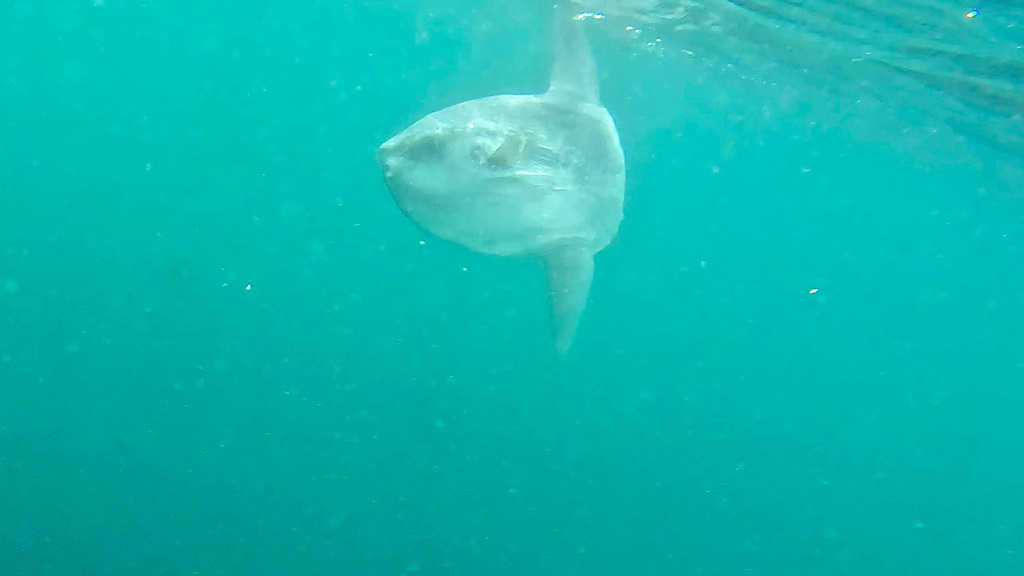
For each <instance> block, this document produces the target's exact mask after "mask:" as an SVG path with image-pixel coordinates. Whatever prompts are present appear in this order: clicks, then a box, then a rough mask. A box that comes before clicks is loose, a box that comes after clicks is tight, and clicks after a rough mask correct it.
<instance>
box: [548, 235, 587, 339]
mask: <svg viewBox="0 0 1024 576" xmlns="http://www.w3.org/2000/svg"><path fill="white" fill-rule="evenodd" d="M544 266H545V270H546V272H547V277H548V298H549V299H550V301H551V316H552V320H553V322H554V327H555V349H556V350H558V353H559V354H565V353H566V352H568V351H569V347H570V346H572V340H573V336H575V334H576V326H577V325H578V324H579V321H580V316H582V315H583V309H584V308H586V307H587V296H588V295H589V294H590V283H591V281H592V280H593V279H594V255H593V254H592V253H591V252H590V251H588V250H584V249H582V248H579V247H567V248H559V249H557V250H554V251H552V252H549V253H548V254H547V255H546V256H545V258H544Z"/></svg>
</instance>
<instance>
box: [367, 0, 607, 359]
mask: <svg viewBox="0 0 1024 576" xmlns="http://www.w3.org/2000/svg"><path fill="white" fill-rule="evenodd" d="M561 3H562V5H561V6H558V7H557V9H556V12H555V13H556V20H557V21H556V23H555V41H554V64H553V67H552V72H551V82H550V86H549V88H548V90H547V92H545V93H543V94H539V95H522V96H511V95H502V96H490V97H487V98H479V99H476V100H470V101H468V102H462V103H461V104H456V105H454V106H451V107H448V108H445V109H443V110H440V111H437V112H434V113H432V114H430V115H428V116H426V117H424V118H422V119H421V120H419V121H417V122H416V123H415V124H413V125H412V126H410V127H409V128H407V129H406V130H405V131H403V132H402V133H400V134H398V135H397V136H395V137H394V138H391V139H390V140H388V141H387V142H385V143H384V144H382V145H381V146H380V149H379V150H378V152H377V162H378V164H379V165H380V168H381V170H382V171H383V172H384V180H385V181H386V183H387V187H388V188H389V189H390V190H391V194H392V196H393V197H394V199H395V202H396V203H397V204H398V207H399V208H400V209H401V210H402V212H404V213H405V215H406V216H407V217H408V218H409V219H410V220H412V221H413V222H415V223H417V224H419V225H420V226H421V227H423V228H424V229H426V230H427V231H428V232H430V233H431V234H433V235H435V236H438V237H440V238H443V239H445V240H449V241H451V242H455V243H457V244H461V245H462V246H465V247H466V248H469V249H470V250H474V251H476V252H482V253H484V254H495V255H498V256H536V257H539V258H541V259H542V260H543V262H544V267H545V270H546V273H547V283H548V296H549V300H550V304H551V312H552V320H553V322H554V328H555V330H554V333H555V348H556V349H557V350H558V352H559V353H561V354H564V353H565V352H567V351H568V350H569V347H570V345H571V344H572V341H573V336H574V335H575V333H576V327H577V325H578V323H579V319H580V316H581V315H582V314H583V309H584V308H585V307H586V303H587V296H588V294H589V292H590V284H591V281H592V280H593V276H594V254H596V253H597V252H599V251H601V250H602V249H603V248H604V247H605V246H607V245H608V244H609V243H610V242H611V241H612V239H613V238H614V237H615V235H616V233H617V232H618V229H619V223H620V222H621V221H622V203H623V195H624V189H625V179H626V168H625V160H624V158H623V154H622V146H621V145H620V143H619V135H618V133H617V132H616V130H615V123H614V122H613V121H612V117H611V115H610V114H608V111H607V110H606V109H605V108H604V107H603V106H602V105H601V102H600V100H599V97H598V78H597V69H596V66H595V64H594V58H593V56H592V54H591V52H590V46H589V44H588V43H587V39H586V37H585V36H584V31H583V30H582V24H583V23H582V22H580V21H579V20H581V19H582V18H580V17H578V16H577V15H576V13H575V12H572V10H571V9H570V8H569V2H568V0H562V2H561Z"/></svg>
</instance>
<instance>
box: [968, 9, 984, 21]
mask: <svg viewBox="0 0 1024 576" xmlns="http://www.w3.org/2000/svg"><path fill="white" fill-rule="evenodd" d="M979 14H981V10H978V9H977V8H975V9H974V10H971V11H970V12H968V13H967V14H964V18H967V19H971V18H977V17H978V15H979Z"/></svg>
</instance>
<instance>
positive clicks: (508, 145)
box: [487, 134, 526, 168]
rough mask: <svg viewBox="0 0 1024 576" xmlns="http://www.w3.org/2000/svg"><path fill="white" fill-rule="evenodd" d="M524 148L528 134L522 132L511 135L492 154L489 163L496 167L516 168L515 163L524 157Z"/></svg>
mask: <svg viewBox="0 0 1024 576" xmlns="http://www.w3.org/2000/svg"><path fill="white" fill-rule="evenodd" d="M524 150H526V136H523V135H522V134H515V135H513V136H509V137H508V138H506V139H505V141H504V142H503V143H502V144H501V146H498V149H497V150H495V151H494V153H493V154H491V157H490V158H488V159H487V163H488V164H490V165H491V166H494V167H495V168H515V165H516V164H518V163H519V161H520V160H521V159H522V158H523V151H524Z"/></svg>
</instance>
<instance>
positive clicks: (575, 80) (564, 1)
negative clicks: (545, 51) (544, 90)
mask: <svg viewBox="0 0 1024 576" xmlns="http://www.w3.org/2000/svg"><path fill="white" fill-rule="evenodd" d="M554 12H555V25H554V26H553V28H554V55H555V61H554V65H553V66H552V67H551V85H550V86H549V87H548V94H550V95H551V96H555V97H559V98H572V99H574V100H583V101H584V102H592V103H595V104H596V103H598V101H599V99H600V91H599V88H598V81H597V65H596V64H595V63H594V55H593V54H592V53H591V51H590V44H589V43H588V42H587V37H586V34H585V33H584V31H583V24H584V23H583V22H581V21H580V19H579V18H578V17H577V15H578V14H579V12H577V11H576V10H575V9H574V8H573V6H572V2H571V1H570V0H558V4H557V5H555V10H554Z"/></svg>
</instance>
